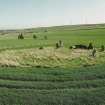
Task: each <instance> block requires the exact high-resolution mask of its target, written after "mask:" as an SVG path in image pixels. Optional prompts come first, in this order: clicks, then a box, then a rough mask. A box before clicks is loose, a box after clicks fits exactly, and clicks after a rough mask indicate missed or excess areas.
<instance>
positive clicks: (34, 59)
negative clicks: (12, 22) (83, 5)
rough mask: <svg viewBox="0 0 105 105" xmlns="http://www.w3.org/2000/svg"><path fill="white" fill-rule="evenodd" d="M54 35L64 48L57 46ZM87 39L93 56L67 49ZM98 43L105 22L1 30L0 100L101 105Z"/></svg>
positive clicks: (103, 82)
mask: <svg viewBox="0 0 105 105" xmlns="http://www.w3.org/2000/svg"><path fill="white" fill-rule="evenodd" d="M19 33H23V35H24V39H23V40H18V35H19ZM34 34H35V35H36V36H37V39H33V35H34ZM44 36H47V38H48V39H44ZM59 40H62V41H63V43H64V47H62V48H59V49H56V48H55V47H56V46H55V45H56V43H57V42H58V41H59ZM90 42H91V43H93V45H94V47H95V48H96V50H97V52H96V56H95V57H92V56H91V53H92V50H81V49H69V47H70V46H72V45H75V44H86V45H88V44H89V43H90ZM101 45H105V24H99V25H77V26H58V27H46V28H36V29H25V30H1V31H0V105H105V51H104V52H100V47H101ZM40 47H43V49H39V48H40Z"/></svg>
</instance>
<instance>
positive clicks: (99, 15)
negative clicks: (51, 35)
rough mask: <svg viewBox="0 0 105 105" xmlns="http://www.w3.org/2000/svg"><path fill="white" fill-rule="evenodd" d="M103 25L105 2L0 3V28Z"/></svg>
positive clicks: (4, 0) (7, 0)
mask: <svg viewBox="0 0 105 105" xmlns="http://www.w3.org/2000/svg"><path fill="white" fill-rule="evenodd" d="M96 23H105V0H0V29H16V28H31V27H47V26H59V25H74V24H96Z"/></svg>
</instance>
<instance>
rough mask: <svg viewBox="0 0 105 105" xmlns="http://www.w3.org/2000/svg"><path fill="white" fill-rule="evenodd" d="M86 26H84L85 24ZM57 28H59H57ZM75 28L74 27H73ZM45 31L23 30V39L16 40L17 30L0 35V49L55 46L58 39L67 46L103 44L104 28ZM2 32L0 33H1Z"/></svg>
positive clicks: (104, 41)
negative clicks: (46, 38)
mask: <svg viewBox="0 0 105 105" xmlns="http://www.w3.org/2000/svg"><path fill="white" fill-rule="evenodd" d="M85 27H86V26H85ZM58 29H59V28H58ZM74 29H75V27H74ZM47 30H48V31H47V32H43V30H38V31H37V32H36V31H34V30H33V31H32V33H28V32H27V31H24V32H23V35H24V37H25V39H24V40H18V39H17V37H18V34H19V32H20V31H19V32H14V33H12V32H9V33H6V34H4V35H1V36H0V49H6V48H12V49H15V48H34V47H40V46H44V47H45V46H55V43H56V42H58V41H59V40H62V41H63V42H64V45H65V46H66V47H69V46H71V45H74V44H86V45H88V43H89V42H92V43H93V44H94V46H95V47H100V46H101V45H105V29H104V28H103V29H97V28H95V29H94V28H93V29H91V30H87V29H75V30H66V29H65V30H61V29H59V30H54V29H53V28H52V30H51V29H49V28H48V29H47ZM1 34H2V33H1ZM33 34H35V35H36V36H37V37H38V38H37V39H36V40H34V39H33ZM45 35H46V36H47V37H48V40H45V39H44V36H45Z"/></svg>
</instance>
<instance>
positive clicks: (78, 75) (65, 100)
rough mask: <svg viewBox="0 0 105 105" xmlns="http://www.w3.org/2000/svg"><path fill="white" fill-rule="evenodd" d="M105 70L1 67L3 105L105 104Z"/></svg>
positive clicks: (0, 87)
mask: <svg viewBox="0 0 105 105" xmlns="http://www.w3.org/2000/svg"><path fill="white" fill-rule="evenodd" d="M104 68H105V65H104V64H102V65H98V66H93V67H86V68H85V67H81V68H75V69H74V68H70V69H63V68H34V67H32V68H19V67H17V68H11V67H9V68H4V67H3V68H0V104H1V105H2V104H3V105H4V104H6V105H7V103H8V104H11V105H13V104H22V105H24V104H25V105H30V104H31V105H35V104H37V105H44V104H45V105H52V104H54V105H62V104H63V105H90V104H91V105H104V103H105V69H104ZM32 100H33V101H32Z"/></svg>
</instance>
